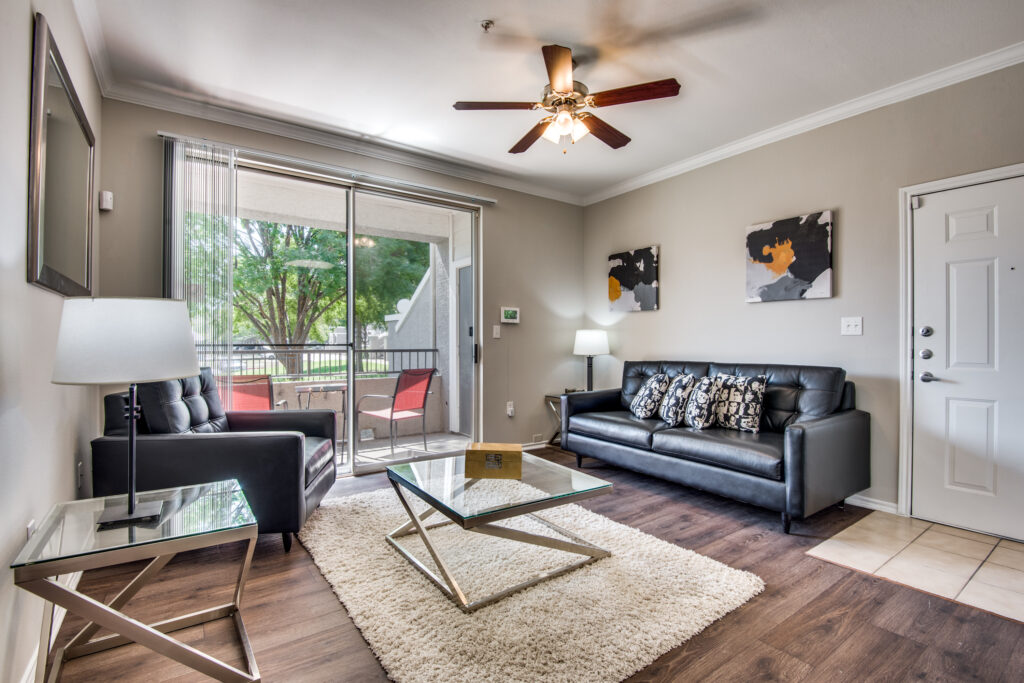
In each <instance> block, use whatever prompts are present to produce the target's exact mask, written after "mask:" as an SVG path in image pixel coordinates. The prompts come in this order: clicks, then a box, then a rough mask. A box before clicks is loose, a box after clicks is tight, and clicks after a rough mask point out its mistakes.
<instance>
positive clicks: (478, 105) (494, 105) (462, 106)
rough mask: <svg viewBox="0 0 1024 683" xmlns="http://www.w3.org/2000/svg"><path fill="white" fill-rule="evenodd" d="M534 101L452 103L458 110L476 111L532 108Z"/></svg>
mask: <svg viewBox="0 0 1024 683" xmlns="http://www.w3.org/2000/svg"><path fill="white" fill-rule="evenodd" d="M536 106H537V103H536V102H456V103H455V104H453V105H452V107H454V108H455V109H458V110H459V111H476V110H482V109H533V108H534V107H536Z"/></svg>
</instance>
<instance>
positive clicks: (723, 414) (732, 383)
mask: <svg viewBox="0 0 1024 683" xmlns="http://www.w3.org/2000/svg"><path fill="white" fill-rule="evenodd" d="M718 378H719V379H721V380H722V390H721V391H720V392H719V393H718V404H717V405H716V406H715V422H716V423H717V424H718V425H719V426H720V427H725V428H726V429H736V430H738V431H741V432H754V433H757V431H758V430H759V429H760V426H761V408H762V406H763V405H764V388H765V384H766V383H767V381H768V378H767V377H765V376H764V375H758V376H757V377H736V376H734V375H719V376H718Z"/></svg>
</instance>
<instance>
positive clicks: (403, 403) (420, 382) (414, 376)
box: [355, 368, 437, 455]
mask: <svg viewBox="0 0 1024 683" xmlns="http://www.w3.org/2000/svg"><path fill="white" fill-rule="evenodd" d="M435 372H437V369H436V368H418V369H415V370H402V373H401V374H400V375H398V382H396V383H395V393H394V394H366V395H365V396H363V397H361V398H360V399H359V403H357V404H356V423H355V433H356V436H357V437H358V436H359V416H360V415H371V416H373V417H379V418H380V419H382V420H387V421H388V433H389V436H390V439H391V455H394V454H395V437H396V436H397V435H398V429H397V427H396V423H397V422H399V421H400V420H408V419H411V418H414V417H418V418H420V419H421V420H422V422H423V450H427V394H429V393H430V380H431V379H433V377H434V373H435ZM368 398H390V399H391V407H389V408H380V409H378V410H363V409H362V408H360V407H359V406H361V405H362V403H363V401H365V400H366V399H368ZM416 411H419V412H416Z"/></svg>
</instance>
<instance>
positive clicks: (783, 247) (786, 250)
mask: <svg viewBox="0 0 1024 683" xmlns="http://www.w3.org/2000/svg"><path fill="white" fill-rule="evenodd" d="M761 253H762V254H764V255H765V256H767V255H768V254H771V255H772V260H771V262H770V263H766V264H764V267H765V268H767V269H768V270H770V271H772V272H773V273H775V274H776V275H778V276H780V277H781V276H782V275H783V274H784V273H785V272H786V270H787V269H788V268H789V264H791V263H792V262H793V261H795V260H796V254H794V253H793V240H786V241H785V242H783V243H782V244H779V241H778V240H775V246H774V247H769V246H768V245H767V244H766V245H764V247H762V248H761Z"/></svg>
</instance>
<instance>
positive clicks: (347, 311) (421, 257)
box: [165, 140, 478, 474]
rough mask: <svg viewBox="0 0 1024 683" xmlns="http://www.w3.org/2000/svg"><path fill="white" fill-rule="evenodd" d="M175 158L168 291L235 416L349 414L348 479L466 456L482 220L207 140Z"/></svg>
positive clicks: (344, 446) (185, 146)
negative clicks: (188, 320) (402, 464)
mask: <svg viewBox="0 0 1024 683" xmlns="http://www.w3.org/2000/svg"><path fill="white" fill-rule="evenodd" d="M167 159H168V162H167V163H168V173H167V177H168V184H167V191H166V196H167V198H168V201H167V206H168V209H167V212H166V213H167V220H166V221H165V224H166V225H167V226H168V228H167V231H168V237H167V242H166V248H165V254H166V258H165V260H166V268H167V274H168V276H167V278H166V279H167V282H168V285H167V295H169V296H173V297H175V298H184V299H186V300H187V301H188V303H189V310H190V312H191V314H192V318H193V329H194V330H195V331H196V334H197V339H196V342H197V347H198V348H199V350H200V353H201V357H202V358H203V359H204V361H205V364H209V365H211V366H212V367H214V370H215V374H216V376H217V377H218V378H219V382H220V386H221V395H222V397H223V398H224V401H225V403H226V404H228V405H229V406H231V405H232V404H233V403H234V404H236V405H235V408H236V409H237V408H241V409H268V410H269V409H273V410H295V409H317V408H323V409H332V410H334V411H335V412H336V414H337V438H338V443H337V446H338V448H337V452H338V454H339V461H338V465H339V471H340V472H341V473H343V474H344V473H351V472H357V473H358V472H365V471H374V470H379V469H382V468H383V467H384V466H386V465H387V464H388V463H392V462H398V461H404V460H412V459H420V458H428V457H436V456H439V455H443V454H446V453H452V452H457V451H460V450H462V449H463V448H464V447H465V445H466V444H467V443H468V442H469V441H470V440H471V439H472V438H473V436H474V434H475V428H474V425H475V423H476V420H477V412H476V387H477V386H478V380H477V366H476V364H475V359H476V353H475V344H476V339H475V337H474V329H475V327H476V323H475V317H476V315H477V310H478V306H477V304H476V286H475V281H474V275H473V274H474V273H476V268H474V263H473V253H474V251H475V246H474V245H475V237H474V235H475V233H476V222H477V212H476V211H475V210H473V209H472V208H466V207H464V206H460V205H457V204H455V203H444V202H441V201H436V200H427V199H422V198H419V197H414V196H410V195H408V194H402V193H398V192H396V191H392V190H385V189H379V188H370V187H368V186H364V185H361V184H359V183H356V182H354V181H351V180H348V181H346V180H344V179H342V178H339V177H336V176H332V175H331V174H329V173H323V172H319V171H318V172H314V171H311V170H309V169H305V170H303V169H302V168H298V167H287V166H282V165H280V164H277V163H268V162H266V161H265V159H262V160H261V158H258V157H257V156H255V155H246V154H242V153H237V154H236V152H235V151H234V150H230V149H226V148H221V147H217V146H215V145H207V144H206V143H203V142H201V141H180V140H174V141H168V143H167ZM236 399H237V400H236Z"/></svg>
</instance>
